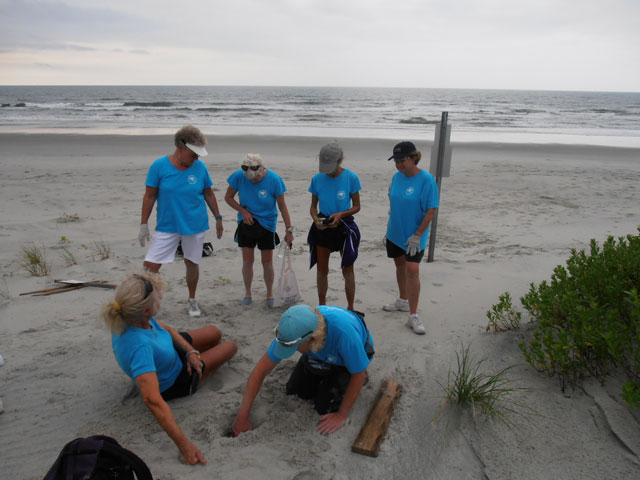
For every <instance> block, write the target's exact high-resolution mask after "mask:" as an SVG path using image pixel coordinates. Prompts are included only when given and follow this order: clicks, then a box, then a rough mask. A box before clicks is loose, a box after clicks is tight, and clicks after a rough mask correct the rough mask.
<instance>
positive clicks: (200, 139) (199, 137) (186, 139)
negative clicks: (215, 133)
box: [173, 125, 207, 147]
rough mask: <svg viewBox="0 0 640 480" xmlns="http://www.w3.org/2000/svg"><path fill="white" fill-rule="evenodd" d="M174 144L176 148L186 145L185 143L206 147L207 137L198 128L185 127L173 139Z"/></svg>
mask: <svg viewBox="0 0 640 480" xmlns="http://www.w3.org/2000/svg"><path fill="white" fill-rule="evenodd" d="M173 143H175V145H176V147H179V146H181V145H184V144H185V143H190V144H191V145H196V146H198V147H204V146H205V145H206V144H207V137H205V136H204V133H202V132H201V131H200V129H199V128H198V127H194V126H193V125H185V126H184V127H182V128H181V129H180V130H178V131H177V132H176V134H175V135H174V137H173Z"/></svg>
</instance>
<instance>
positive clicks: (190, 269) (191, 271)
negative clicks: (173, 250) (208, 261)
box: [184, 258, 200, 298]
mask: <svg viewBox="0 0 640 480" xmlns="http://www.w3.org/2000/svg"><path fill="white" fill-rule="evenodd" d="M184 265H185V266H186V267H187V289H188V290H189V298H196V288H198V279H199V278H200V267H199V266H198V264H197V263H193V262H192V261H191V260H187V259H186V258H185V259H184Z"/></svg>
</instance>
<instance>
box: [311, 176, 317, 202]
mask: <svg viewBox="0 0 640 480" xmlns="http://www.w3.org/2000/svg"><path fill="white" fill-rule="evenodd" d="M309 193H312V194H314V195H315V196H316V197H317V196H318V174H315V175H314V176H313V177H312V178H311V184H310V185H309Z"/></svg>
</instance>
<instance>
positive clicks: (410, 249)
mask: <svg viewBox="0 0 640 480" xmlns="http://www.w3.org/2000/svg"><path fill="white" fill-rule="evenodd" d="M406 245H407V255H409V256H410V257H413V256H414V255H415V254H416V253H418V252H419V251H420V235H415V234H414V235H411V236H410V237H409V240H407V243H406Z"/></svg>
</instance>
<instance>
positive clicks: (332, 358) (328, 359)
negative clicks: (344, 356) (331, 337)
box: [327, 355, 338, 364]
mask: <svg viewBox="0 0 640 480" xmlns="http://www.w3.org/2000/svg"><path fill="white" fill-rule="evenodd" d="M337 362H338V359H337V358H336V357H334V356H333V355H329V356H328V357H327V363H333V364H335V363H337Z"/></svg>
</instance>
